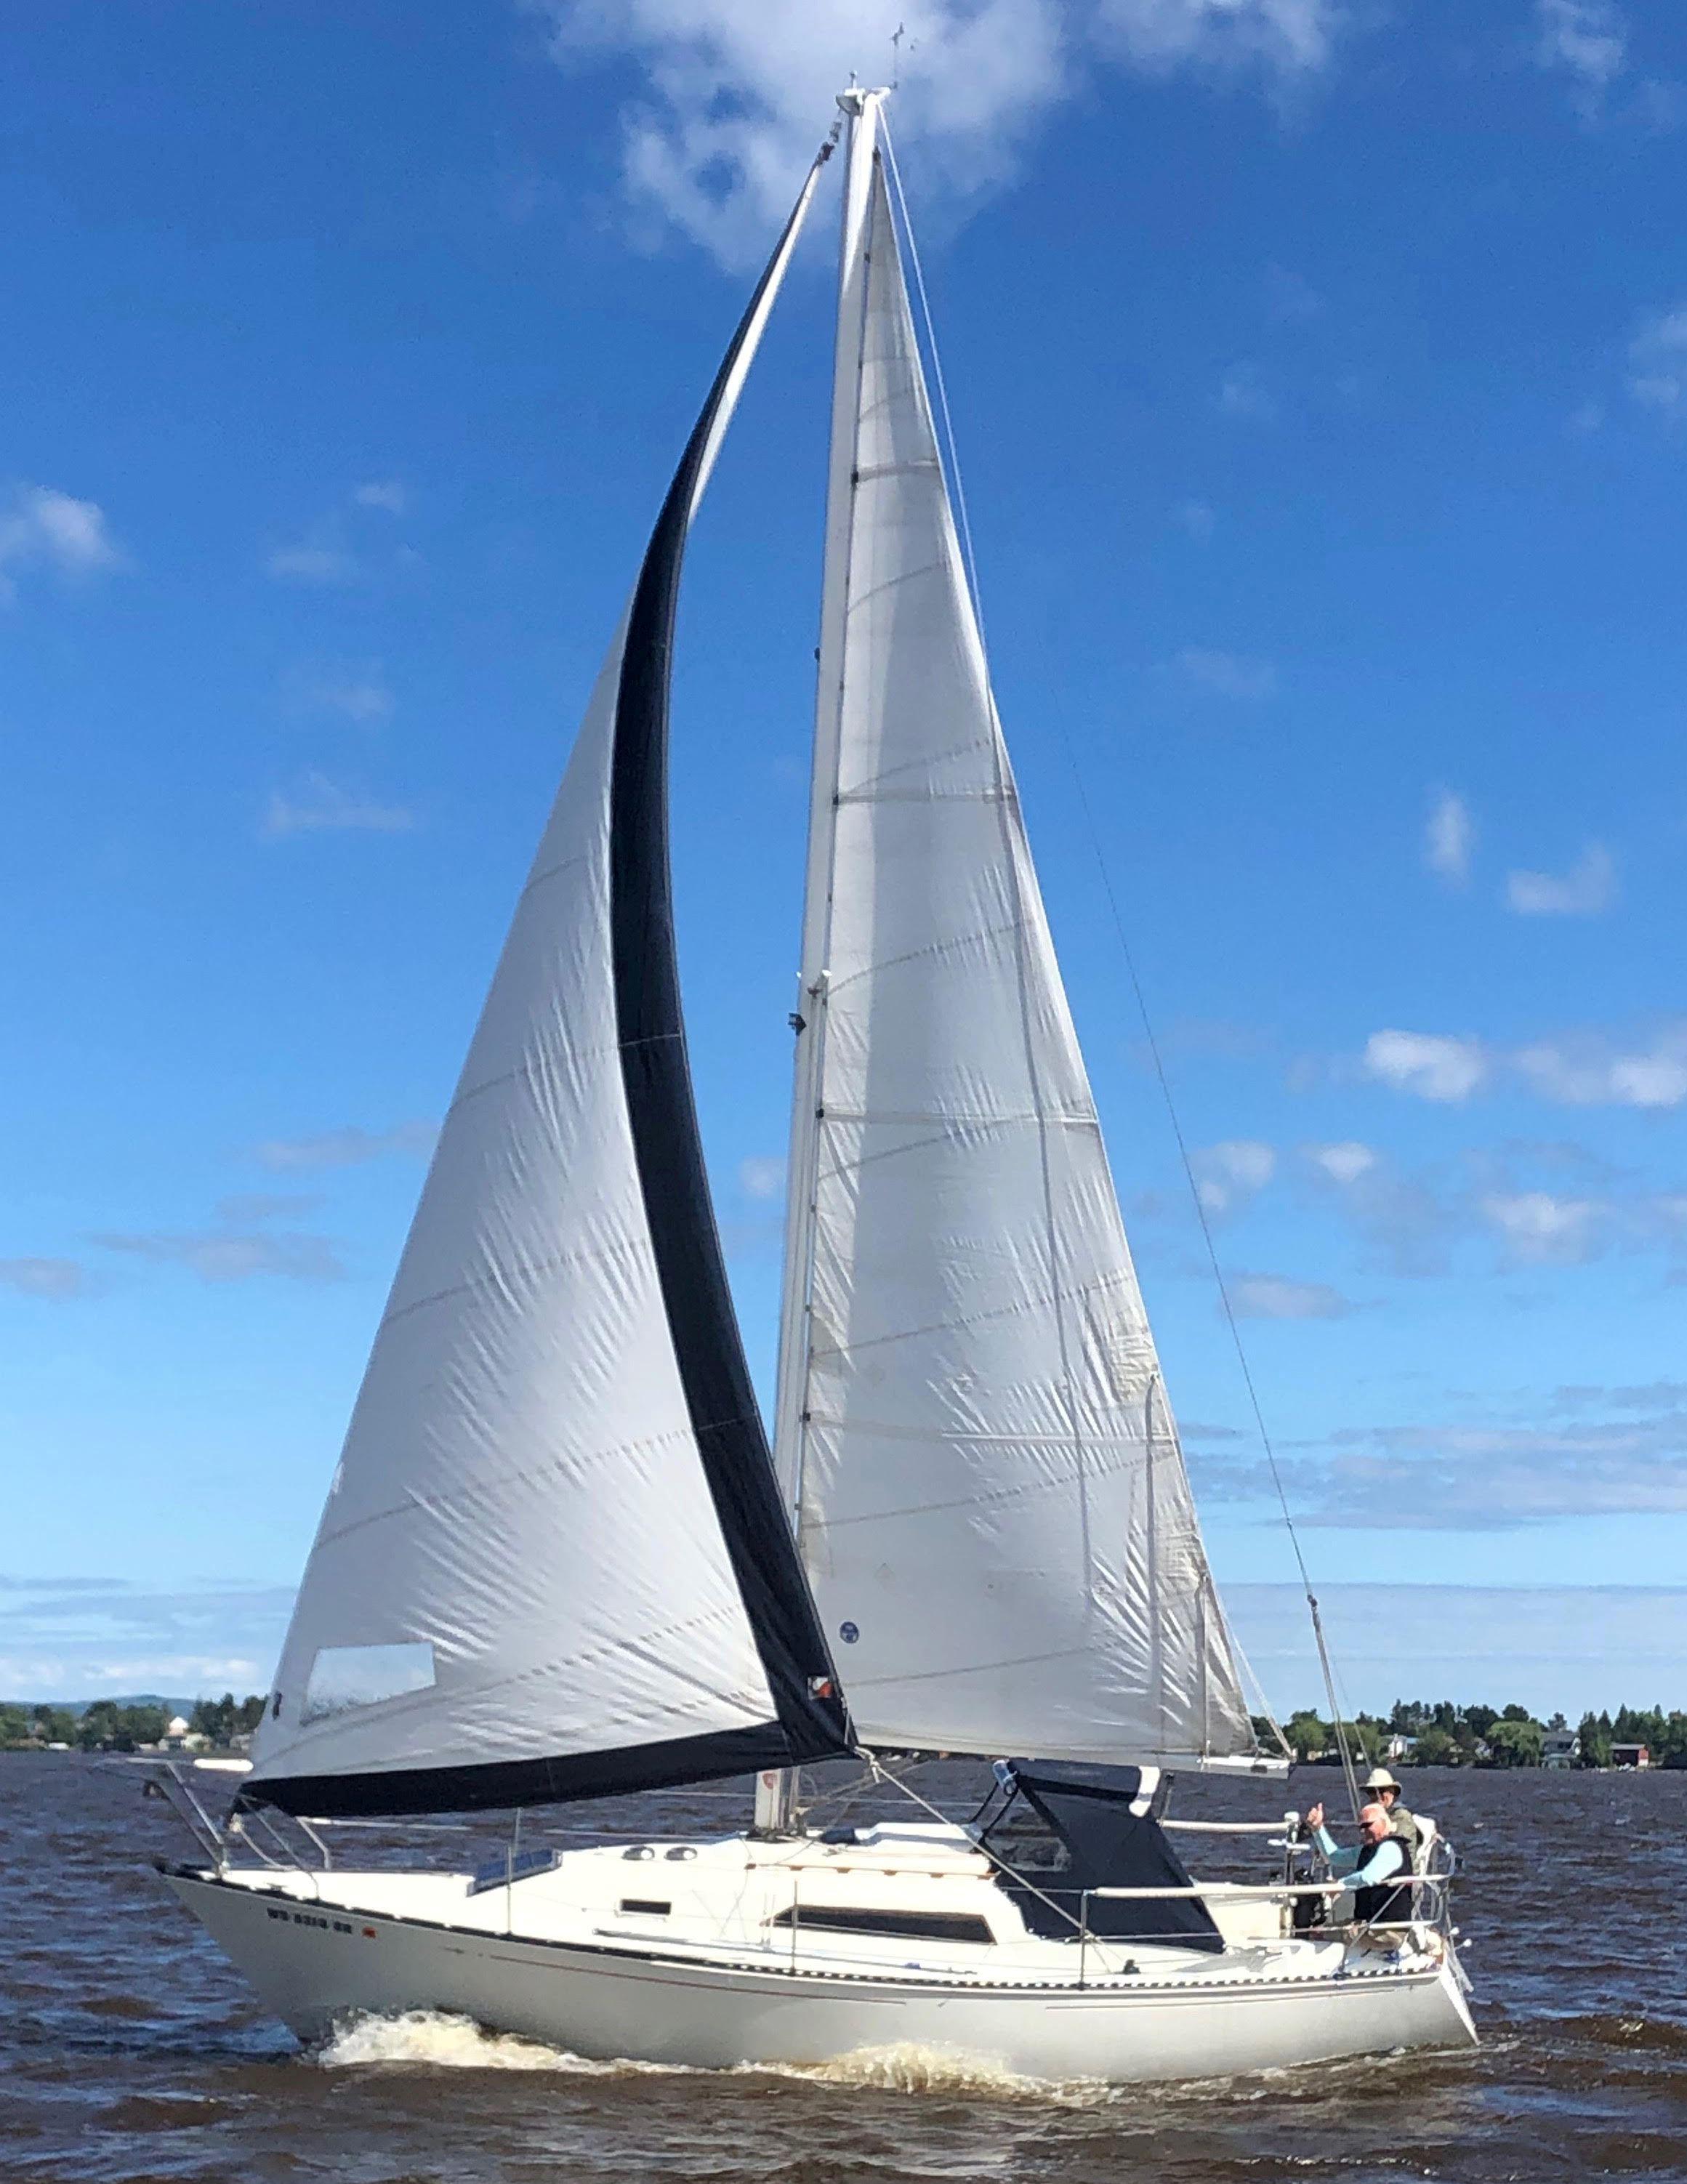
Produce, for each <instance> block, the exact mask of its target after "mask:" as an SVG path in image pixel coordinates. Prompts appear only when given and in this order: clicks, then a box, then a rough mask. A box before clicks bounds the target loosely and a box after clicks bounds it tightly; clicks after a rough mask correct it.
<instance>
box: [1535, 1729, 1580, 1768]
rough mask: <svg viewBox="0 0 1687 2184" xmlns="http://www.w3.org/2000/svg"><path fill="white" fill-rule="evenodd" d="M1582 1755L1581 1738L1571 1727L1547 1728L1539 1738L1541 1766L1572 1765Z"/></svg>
mask: <svg viewBox="0 0 1687 2184" xmlns="http://www.w3.org/2000/svg"><path fill="white" fill-rule="evenodd" d="M1581 1756H1582V1740H1581V1738H1580V1737H1579V1736H1578V1735H1577V1733H1576V1731H1575V1730H1573V1729H1549V1730H1546V1732H1545V1735H1544V1736H1542V1738H1541V1740H1540V1763H1541V1765H1542V1766H1543V1767H1573V1766H1574V1765H1575V1763H1576V1762H1577V1761H1578V1759H1579V1758H1581Z"/></svg>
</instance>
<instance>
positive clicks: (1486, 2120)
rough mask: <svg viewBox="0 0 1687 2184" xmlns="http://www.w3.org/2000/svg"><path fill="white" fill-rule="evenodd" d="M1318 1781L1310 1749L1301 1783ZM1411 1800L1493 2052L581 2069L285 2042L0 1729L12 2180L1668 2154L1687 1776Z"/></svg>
mask: <svg viewBox="0 0 1687 2184" xmlns="http://www.w3.org/2000/svg"><path fill="white" fill-rule="evenodd" d="M1333 1787H1337V1788H1339V1781H1338V1780H1337V1778H1333V1777H1332V1776H1331V1775H1328V1774H1326V1773H1324V1772H1322V1770H1318V1771H1317V1772H1315V1773H1312V1774H1311V1775H1301V1776H1299V1777H1297V1779H1296V1782H1295V1784H1294V1788H1293V1789H1292V1790H1291V1791H1290V1793H1289V1800H1288V1802H1291V1803H1295V1804H1305V1803H1307V1802H1311V1797H1313V1796H1314V1795H1320V1794H1322V1795H1328V1792H1329V1791H1331V1789H1332V1788H1333ZM1408 1797H1409V1801H1410V1802H1411V1803H1412V1804H1413V1805H1414V1806H1415V1807H1420V1808H1422V1809H1423V1810H1425V1811H1428V1812H1432V1813H1434V1814H1435V1815H1436V1816H1437V1817H1438V1819H1439V1820H1440V1822H1441V1824H1442V1825H1443V1827H1444V1828H1445V1829H1446V1830H1448V1831H1449V1832H1450V1834H1451V1835H1452V1836H1454V1838H1455V1840H1456V1841H1457V1842H1458V1844H1459V1847H1460V1849H1461V1851H1462V1856H1463V1860H1464V1873H1465V1878H1464V1880H1463V1883H1462V1894H1461V1899H1460V1910H1459V1916H1460V1921H1461V1924H1462V1927H1463V1929H1464V1933H1465V1936H1466V1938H1467V1942H1469V1944H1470V1951H1469V1954H1468V1956H1467V1964H1468V1965H1469V1967H1470V1970H1471V1971H1472V1973H1473V1975H1474V1977H1475V1980H1476V1982H1477V2010H1478V2022H1479V2024H1480V2026H1481V2030H1482V2033H1483V2036H1484V2046H1483V2048H1481V2050H1480V2051H1479V2052H1478V2053H1473V2054H1462V2055H1457V2056H1453V2057H1448V2058H1445V2059H1442V2058H1435V2057H1430V2058H1428V2059H1424V2058H1404V2057H1395V2058H1389V2059H1382V2060H1379V2061H1377V2062H1374V2063H1365V2064H1339V2065H1336V2066H1333V2067H1329V2066H1314V2067H1311V2068H1308V2069H1306V2070H1299V2071H1291V2072H1286V2073H1278V2074H1274V2075H1270V2076H1266V2077H1256V2078H1250V2079H1236V2080H1232V2081H1227V2082H1222V2083H1213V2084H1208V2085H1203V2086H1198V2087H1173V2088H1158V2089H1144V2088H1142V2087H1133V2088H1130V2089H1127V2090H1124V2091H1121V2092H1108V2091H1106V2090H1105V2089H1104V2088H1100V2087H1088V2086H1066V2087H1044V2086H1034V2085H1024V2084H1019V2083H1016V2082H1015V2081H1011V2080H1005V2079H1002V2078H1000V2077H999V2076H994V2075H991V2074H989V2073H988V2071H976V2072H975V2071H972V2070H969V2069H968V2068H967V2067H966V2064H964V2063H955V2062H954V2061H945V2060H944V2059H939V2058H937V2057H935V2056H930V2055H925V2054H922V2053H919V2052H917V2051H905V2050H892V2051H888V2052H886V2053H879V2054H875V2055H871V2056H866V2057H862V2058H860V2059H856V2060H853V2061H851V2062H850V2063H849V2064H840V2065H837V2066H834V2067H832V2069H830V2070H825V2071H815V2072H804V2073H797V2072H788V2073H784V2072H779V2073H776V2072H770V2071H765V2070H763V2071H749V2070H745V2071H738V2072H732V2073H727V2074H721V2073H707V2072H700V2071H697V2072H693V2071H682V2070H653V2069H649V2068H643V2067H638V2066H633V2065H622V2066H618V2065H615V2064H601V2063H592V2064H587V2063H582V2062H581V2061H579V2060H577V2059H571V2058H569V2057H567V2056H565V2055H560V2054H557V2053H553V2052H552V2051H551V2050H549V2049H548V2048H539V2047H535V2046H533V2045H532V2043H530V2042H525V2041H518V2040H512V2039H508V2038H499V2037H497V2036H491V2035H487V2034H484V2033H482V2032H479V2031H476V2029H475V2028H474V2027H472V2026H470V2025H461V2024H458V2023H455V2022H454V2021H452V2020H445V2019H441V2018H437V2017H427V2016H418V2017H414V2018H409V2019H401V2020H396V2021H389V2022H381V2021H365V2022H363V2023H361V2024H359V2025H353V2026H349V2027H347V2028H345V2029H343V2030H342V2031H341V2033H340V2034H339V2036H337V2038H336V2039H335V2040H334V2041H333V2042H332V2043H331V2045H330V2046H329V2047H328V2048H326V2049H325V2050H323V2051H322V2052H320V2053H315V2054H309V2055H307V2054H302V2053H300V2052H299V2050H298V2048H297V2046H296V2045H295V2043H294V2042H293V2041H292V2039H291V2037H290V2036H288V2035H287V2033H286V2032H285V2031H283V2030H282V2029H281V2026H280V2025H276V2023H275V2022H274V2021H273V2020H270V2019H268V2018H266V2017H265V2015H264V2012H263V2011H262V2009H260V2008H259V2006H258V2004H257V2003H256V2002H255V2001H254V2000H253V1997H251V1995H250V1994H249V1992H248V1990H247V1989H246V1987H245V1986H244V1985H243V1984H242V1981H241V1980H240V1979H239V1977H238V1976H237V1974H236V1973H235V1972H234V1971H233V1970H231V1968H230V1966H229V1965H228V1964H226V1963H225V1960H224V1959H223V1958H221V1956H220V1955H219V1953H218V1952H217V1950H216V1949H215V1948H214V1946H213V1945H212V1944H211V1942H209V1940H208V1939H206V1937H205V1936H203V1934H201V1933H200V1931H199V1930H198V1928H197V1926H195V1925H194V1924H193V1923H192V1920H191V1919H190V1918H189V1917H188V1915H187V1913H185V1912H184V1911H182V1910H181V1909H180V1908H178V1907H177V1905H176V1904H175V1902H174V1900H173V1899H172V1898H171V1897H169V1896H168V1894H167V1893H166V1892H165V1890H164V1886H163V1884H162V1883H161V1882H160V1881H159V1879H158V1877H157V1875H155V1874H154V1873H153V1870H152V1869H151V1866H150V1864H149V1860H151V1859H152V1858H155V1857H159V1856H164V1857H177V1856H181V1855H183V1854H184V1853H185V1852H186V1851H187V1844H186V1841H185V1838H183V1837H182V1836H181V1834H180V1833H179V1831H178V1830H177V1827H176V1825H175V1822H174V1821H173V1820H172V1819H171V1818H170V1814H168V1812H167V1811H166V1810H164V1808H162V1807H160V1806H159V1805H157V1804H153V1803H143V1802H142V1799H141V1797H140V1794H139V1785H138V1781H137V1780H136V1778H135V1776H134V1775H132V1773H131V1772H130V1771H128V1770H125V1769H120V1768H110V1767H102V1766H99V1765H97V1764H96V1763H92V1762H89V1761H86V1760H83V1759H81V1758H76V1757H75V1756H72V1755H65V1756H58V1755H51V1754H32V1753H20V1754H5V1755H0V1836H3V1841H4V1843H5V1848H6V1861H5V1870H6V1880H5V1894H4V1898H3V1922H0V1966H3V1970H0V2176H5V2177H6V2178H8V2180H9V2179H12V2178H22V2179H30V2180H35V2179H40V2180H42V2184H46V2180H49V2179H50V2180H55V2184H58V2181H59V2180H68V2179H78V2180H80V2179H88V2180H92V2184H103V2180H113V2184H118V2180H120V2184H142V2180H152V2179H158V2180H164V2179H170V2180H175V2179H184V2178H191V2179H215V2180H219V2184H220V2180H224V2179H228V2180H236V2179H238V2180H242V2184H245V2180H258V2181H259V2184H262V2180H266V2179H270V2178H288V2179H295V2178H298V2179H303V2178H313V2177H325V2178H326V2177H333V2178H343V2179H346V2180H348V2184H399V2181H400V2180H406V2184H408V2180H415V2184H436V2180H437V2184H482V2180H493V2179H498V2180H504V2179H509V2180H511V2184H541V2180H549V2179H554V2178H575V2177H579V2178H604V2179H613V2180H616V2184H621V2180H634V2179H639V2178H644V2177H651V2176H661V2177H676V2178H681V2177H683V2178H688V2179H690V2178H695V2179H698V2180H699V2184H713V2180H735V2179H738V2178H744V2179H749V2178H756V2179H768V2180H778V2179H791V2180H793V2184H866V2180H881V2179H883V2180H894V2179H901V2178H910V2179H915V2178H972V2177H977V2178H990V2179H996V2178H1000V2179H1021V2178H1024V2179H1044V2178H1046V2179H1054V2180H1071V2184H1088V2180H1091V2179H1094V2180H1097V2184H1101V2180H1107V2184H1115V2180H1121V2184H1122V2180H1126V2179H1166V2180H1177V2181H1178V2184H1224V2180H1230V2179H1236V2180H1243V2179H1247V2180H1250V2184H1269V2180H1272V2179H1275V2178H1278V2177H1289V2176H1294V2177H1297V2178H1302V2177H1304V2178H1309V2179H1315V2180H1316V2179H1318V2178H1322V2177H1326V2176H1339V2177H1341V2178H1343V2179H1345V2180H1351V2184H1364V2180H1368V2179H1373V2178H1374V2179H1399V2178H1406V2177H1446V2178H1458V2179H1468V2180H1471V2181H1472V2184H1487V2180H1495V2184H1497V2180H1501V2179H1517V2180H1534V2179H1538V2178H1557V2177H1576V2178H1580V2177H1591V2176H1615V2177H1624V2178H1634V2177H1648V2178H1662V2177H1668V2178H1687V1946H1684V1942H1683V1938H1682V1936H1683V1919H1684V1915H1687V1913H1684V1906H1687V1774H1677V1775H1662V1774H1660V1775H1638V1776H1637V1775H1542V1774H1525V1775H1494V1774H1482V1775H1460V1774H1441V1773H1439V1772H1438V1773H1429V1772H1427V1771H1426V1772H1425V1773H1424V1774H1423V1775H1416V1776H1413V1777H1411V1778H1410V1780H1409V1782H1408ZM1260 1798H1261V1792H1260V1791H1244V1790H1242V1789H1239V1787H1238V1786H1234V1785H1217V1784H1205V1783H1185V1784H1180V1785H1179V1786H1178V1802H1177V1805H1176V1808H1175V1809H1176V1810H1177V1811H1178V1813H1180V1814H1183V1816H1184V1817H1188V1818H1194V1817H1200V1816H1202V1815H1207V1816H1212V1815H1216V1814H1238V1813H1246V1814H1249V1815H1250V1816H1251V1817H1259V1816H1260V1810H1261V1808H1260ZM1273 1802H1274V1800H1273ZM1331 1802H1336V1800H1335V1799H1332V1801H1331ZM1269 1809H1270V1807H1269V1806H1267V1811H1268V1810H1269ZM730 1810H731V1808H728V1807H722V1806H721V1805H720V1804H719V1803H718V1802H716V1803H715V1804H713V1805H710V1804H709V1803H708V1802H706V1801H705V1800H704V1799H703V1798H699V1799H696V1800H694V1801H693V1802H692V1804H691V1806H690V1807H689V1808H688V1806H687V1803H686V1801H685V1800H683V1799H680V1800H671V1801H668V1802H667V1803H666V1804H665V1806H659V1805H654V1804H647V1805H645V1806H644V1807H643V1808H637V1807H634V1808H630V1811H631V1814H632V1815H633V1816H634V1817H633V1818H632V1825H631V1826H630V1828H629V1832H637V1831H638V1819H637V1817H636V1816H637V1814H639V1813H640V1812H641V1811H642V1814H643V1825H644V1826H645V1827H650V1828H655V1827H660V1828H661V1829H662V1830H663V1831H665V1832H671V1831H673V1830H674V1828H675V1827H676V1825H679V1826H688V1825H693V1823H694V1822H697V1821H699V1820H700V1821H702V1822H703V1824H704V1825H710V1824H711V1822H710V1818H709V1817H708V1816H709V1815H710V1814H712V1815H713V1824H714V1825H719V1826H721V1829H722V1830H723V1831H724V1830H726V1829H728V1828H730V1827H732V1826H735V1825H738V1823H739V1819H741V1814H739V1813H737V1812H732V1817H730V1818H728V1817H727V1813H728V1812H729V1811H730ZM658 1812H660V1815H661V1817H660V1819H657V1818H655V1816H654V1815H655V1814H656V1813H658ZM439 1842H440V1849H441V1853H442V1857H443V1858H446V1859H448V1861H449V1862H450V1863H452V1864H457V1863H459V1861H460V1860H461V1859H462V1858H464V1856H465V1846H464V1845H463V1843H462V1839H461V1838H441V1839H439ZM1206 1865H1207V1868H1208V1869H1211V1860H1210V1859H1209V1860H1207V1861H1206Z"/></svg>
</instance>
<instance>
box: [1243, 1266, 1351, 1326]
mask: <svg viewBox="0 0 1687 2184" xmlns="http://www.w3.org/2000/svg"><path fill="white" fill-rule="evenodd" d="M1227 1286H1228V1290H1229V1294H1230V1303H1231V1307H1232V1309H1233V1311H1234V1312H1235V1314H1236V1316H1237V1318H1239V1319H1339V1318H1342V1317H1343V1315H1344V1314H1345V1313H1346V1312H1350V1311H1351V1310H1352V1307H1351V1306H1350V1304H1349V1303H1348V1301H1347V1299H1346V1298H1345V1296H1343V1295H1342V1294H1341V1292H1340V1291H1339V1290H1333V1289H1330V1288H1329V1287H1328V1286H1327V1284H1324V1283H1322V1282H1292V1281H1290V1280H1289V1279H1288V1278H1287V1277H1286V1276H1285V1275H1283V1274H1238V1275H1236V1276H1235V1277H1234V1278H1233V1279H1232V1280H1231V1281H1230V1282H1229V1283H1228V1285H1227Z"/></svg>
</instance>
